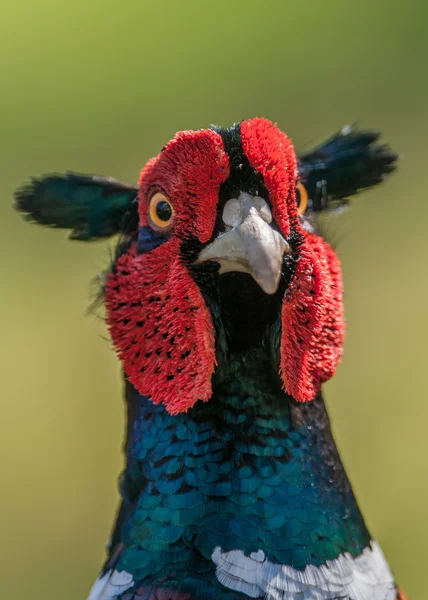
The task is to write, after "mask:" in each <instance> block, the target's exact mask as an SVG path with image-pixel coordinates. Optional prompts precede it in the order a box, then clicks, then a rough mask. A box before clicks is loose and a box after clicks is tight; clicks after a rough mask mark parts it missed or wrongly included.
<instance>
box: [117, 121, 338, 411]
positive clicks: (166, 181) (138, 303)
mask: <svg viewBox="0 0 428 600" xmlns="http://www.w3.org/2000/svg"><path fill="white" fill-rule="evenodd" d="M241 139H242V147H243V150H244V153H245V155H246V156H247V158H248V160H249V162H250V164H251V165H252V166H253V168H254V169H256V170H257V171H258V172H260V173H261V174H262V175H263V179H264V183H265V186H266V188H267V190H268V193H269V198H268V200H269V201H270V203H271V205H272V211H273V216H274V219H275V221H276V222H277V224H278V226H279V228H280V229H281V232H282V234H283V235H284V236H285V237H288V236H289V235H290V233H291V232H292V231H294V232H297V233H299V234H300V236H301V239H302V242H301V244H300V245H299V247H298V248H297V250H296V252H297V254H298V260H297V264H296V271H295V274H294V276H293V278H292V280H291V282H290V285H289V288H288V289H287V291H286V293H285V297H284V300H283V305H282V313H281V320H282V336H281V348H280V365H279V368H280V373H281V377H282V380H283V384H284V387H285V389H286V391H287V392H288V393H289V394H290V395H291V396H293V397H294V398H295V399H296V400H298V401H302V402H304V401H308V400H312V399H313V398H314V397H315V396H316V394H317V393H318V391H319V388H320V385H321V383H322V382H324V381H326V380H327V379H329V378H330V377H331V376H332V375H333V373H334V371H335V369H336V366H337V364H338V362H339V360H340V357H341V353H342V345H343V336H344V318H343V298H342V278H341V271H340V263H339V261H338V259H337V256H336V254H335V253H334V251H333V250H332V249H331V247H330V246H329V245H328V244H327V243H326V242H324V240H323V239H322V238H321V237H319V236H317V235H315V234H311V233H308V232H307V231H306V230H305V229H303V227H302V225H301V222H300V218H299V216H298V209H297V204H296V189H295V186H296V177H297V160H296V156H295V153H294V149H293V146H292V143H291V141H290V140H289V138H288V137H287V136H286V135H285V134H284V133H282V132H281V131H280V130H279V129H278V128H277V127H276V126H275V125H273V124H272V123H271V122H270V121H267V120H265V119H252V120H249V121H244V122H243V123H242V124H241ZM228 175H229V158H228V156H227V154H226V153H225V150H224V146H223V141H222V138H221V136H220V135H219V134H217V133H216V132H214V131H212V130H202V131H196V132H194V131H184V132H180V133H178V134H177V135H176V136H175V138H174V139H173V140H172V141H171V142H169V143H168V144H167V146H165V148H164V149H163V150H162V152H161V153H160V154H159V155H158V156H157V157H156V158H154V159H151V160H150V161H149V162H148V163H147V165H146V166H145V167H144V169H143V170H142V172H141V177H140V191H139V217H140V225H141V226H147V225H148V219H147V212H148V201H149V199H150V195H151V194H152V193H153V191H156V190H162V191H163V192H164V193H165V194H166V195H167V196H168V197H169V199H170V200H171V202H172V203H173V205H174V210H175V221H174V232H173V235H171V237H170V238H168V239H167V240H166V241H165V242H164V243H162V244H161V245H159V246H158V247H156V248H154V249H153V250H151V251H150V252H147V253H145V254H142V255H137V253H136V246H135V245H133V246H132V247H131V249H130V250H129V251H128V252H126V253H125V254H124V255H122V256H121V257H120V258H119V260H118V261H117V263H116V267H115V270H114V272H113V273H111V274H110V276H109V278H108V282H107V289H106V306H107V313H108V325H109V328H110V332H111V336H112V339H113V343H114V345H115V347H116V349H117V351H118V353H119V355H120V358H121V359H122V361H123V365H124V369H125V373H126V375H127V377H128V379H129V380H130V382H131V383H132V384H133V385H134V386H135V387H136V389H137V390H138V391H139V392H140V393H142V394H144V395H146V396H149V397H150V398H151V399H152V400H153V402H155V403H159V402H163V403H164V404H165V406H166V408H167V410H168V411H169V412H170V413H172V414H176V413H179V412H182V411H186V410H188V409H189V408H190V407H191V406H193V405H194V404H195V402H197V401H198V400H208V399H209V398H210V397H211V394H212V388H211V376H212V374H213V371H214V367H215V339H214V335H215V332H214V327H213V323H212V318H211V314H210V311H209V309H208V307H207V306H206V304H205V301H204V299H203V297H202V294H201V292H200V290H199V287H198V286H197V284H196V283H195V281H194V280H193V279H192V277H191V276H190V274H189V272H188V269H187V267H186V266H185V265H184V263H183V261H182V258H181V256H180V246H181V242H182V240H183V239H184V238H185V237H186V236H188V235H192V236H196V237H197V238H198V239H199V241H200V242H201V243H206V242H207V241H208V240H209V239H210V237H211V236H212V232H213V229H214V225H215V222H216V217H217V203H218V197H219V190H220V185H221V184H222V183H223V182H224V181H225V180H226V179H227V177H228Z"/></svg>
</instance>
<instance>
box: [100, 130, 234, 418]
mask: <svg viewBox="0 0 428 600" xmlns="http://www.w3.org/2000/svg"><path fill="white" fill-rule="evenodd" d="M228 164H229V163H228V157H227V155H226V154H225V152H224V149H223V143H222V140H221V138H220V136H219V135H218V134H216V133H215V132H214V131H211V130H206V131H198V132H182V133H180V134H178V135H177V136H176V137H175V138H174V139H173V140H172V141H171V142H170V143H169V144H168V145H167V146H166V147H165V149H164V150H163V151H162V152H161V153H160V154H159V156H157V157H156V158H155V159H152V160H151V161H149V163H148V164H147V165H146V167H145V168H144V169H143V170H142V173H141V178H140V194H139V214H140V225H141V226H145V225H148V216H147V215H148V201H149V196H150V192H151V191H152V189H159V188H160V189H162V190H163V191H164V192H165V193H166V195H167V196H168V198H169V199H170V200H171V202H172V203H173V204H174V210H175V221H174V233H173V235H171V237H170V238H169V239H167V240H166V241H165V242H164V243H162V244H161V245H159V246H158V247H157V248H155V249H153V250H151V251H150V252H148V253H146V254H142V255H138V254H137V252H136V244H135V243H134V244H133V246H132V247H131V249H130V250H129V251H128V252H127V253H125V254H124V255H122V256H121V257H120V258H119V259H118V261H117V263H116V268H115V272H114V273H112V274H111V275H110V277H109V279H108V282H107V290H106V305H107V311H108V323H109V327H110V332H111V336H112V339H113V343H114V345H115V346H116V348H117V349H118V352H119V355H120V358H121V359H122V361H123V365H124V369H125V373H126V375H127V377H128V379H129V381H130V382H131V383H132V384H133V385H134V386H135V387H136V389H137V390H138V391H139V392H140V393H141V394H144V395H146V396H149V397H150V398H151V399H152V401H153V402H154V403H156V404H157V403H159V402H163V403H164V404H165V406H166V408H167V410H168V411H169V412H170V413H172V414H176V413H179V412H182V411H186V410H188V409H189V408H190V407H191V406H193V405H194V404H195V402H197V401H198V400H208V399H209V398H210V397H211V392H212V389H211V376H212V374H213V371H214V366H215V349H214V342H215V340H214V328H213V324H212V319H211V314H210V312H209V310H208V308H207V306H206V304H205V302H204V300H203V297H202V294H201V292H200V290H199V288H198V286H197V284H196V283H195V282H194V280H193V279H192V277H191V276H190V274H189V272H188V269H187V268H186V266H185V265H184V264H183V261H182V259H181V256H180V245H181V241H182V239H183V237H184V236H185V235H186V234H188V235H190V234H191V235H194V236H197V238H198V239H199V241H201V242H206V241H207V240H208V239H209V238H210V236H211V234H212V231H213V228H214V223H215V219H216V208H217V202H218V194H219V189H220V185H221V183H222V182H223V181H224V180H225V179H226V178H227V176H228V172H229V171H228Z"/></svg>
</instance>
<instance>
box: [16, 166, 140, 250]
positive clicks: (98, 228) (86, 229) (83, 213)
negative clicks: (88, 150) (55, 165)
mask: <svg viewBox="0 0 428 600" xmlns="http://www.w3.org/2000/svg"><path fill="white" fill-rule="evenodd" d="M137 193H138V187H136V186H132V185H128V184H126V183H122V182H121V181H117V180H115V179H107V178H106V179H104V178H102V177H97V176H95V175H79V174H75V173H66V174H64V175H47V176H43V177H40V178H32V179H31V180H30V182H29V183H27V184H25V185H24V186H23V187H21V188H20V189H19V190H17V192H16V193H15V201H16V202H15V208H16V209H17V210H19V211H20V212H23V213H25V218H26V219H27V220H28V221H33V222H37V223H40V224H42V225H48V226H50V227H58V228H62V229H71V234H70V238H71V239H74V240H83V241H92V240H96V239H100V238H106V237H110V236H112V235H114V234H116V233H121V232H122V233H123V232H124V231H126V232H131V231H136V229H137V227H138V211H137V204H136V202H134V200H135V198H136V196H137Z"/></svg>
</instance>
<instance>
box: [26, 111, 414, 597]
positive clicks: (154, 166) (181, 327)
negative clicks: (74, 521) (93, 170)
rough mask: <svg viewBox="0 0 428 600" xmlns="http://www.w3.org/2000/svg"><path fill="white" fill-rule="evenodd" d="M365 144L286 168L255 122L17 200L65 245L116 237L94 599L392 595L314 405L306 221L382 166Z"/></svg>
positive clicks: (321, 269)
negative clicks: (120, 400) (120, 371)
mask: <svg viewBox="0 0 428 600" xmlns="http://www.w3.org/2000/svg"><path fill="white" fill-rule="evenodd" d="M377 137H378V136H377V134H374V133H370V132H354V131H353V130H351V129H349V128H344V129H343V130H342V131H340V132H339V133H338V134H336V135H335V136H333V138H331V139H330V140H328V141H327V142H326V143H325V144H323V145H321V146H320V147H318V148H316V149H315V150H313V151H311V152H308V153H307V154H305V155H304V156H302V157H301V158H300V160H299V161H296V157H295V155H294V151H293V147H292V145H291V142H290V140H288V138H287V137H286V136H285V134H283V133H282V132H280V131H279V130H278V129H277V128H276V127H275V126H273V125H272V124H271V123H270V122H268V121H266V120H263V119H253V120H249V121H244V122H242V123H241V124H237V125H234V126H233V127H232V128H230V129H222V128H219V127H213V128H211V129H209V130H201V131H198V132H181V133H179V134H177V136H176V137H175V138H174V140H172V141H171V142H170V143H169V144H167V146H165V147H164V149H163V150H162V152H161V153H160V154H159V156H158V157H156V158H155V159H153V160H151V161H149V163H148V164H147V165H146V167H145V168H144V169H143V171H142V173H141V177H140V182H139V186H138V187H136V186H132V185H127V184H122V183H121V182H117V181H115V180H112V179H102V178H99V177H94V176H82V175H73V174H68V175H65V176H61V175H54V176H48V177H46V178H41V179H36V180H33V181H32V183H30V184H28V185H26V186H25V187H24V188H22V189H21V190H19V191H18V192H17V195H16V203H17V208H18V209H19V210H20V211H22V212H24V213H25V214H26V217H27V218H28V219H29V220H32V221H36V222H39V223H42V224H46V225H49V226H52V227H63V228H68V229H71V230H72V234H71V237H72V238H73V239H79V240H85V241H89V240H93V239H99V238H102V237H108V236H110V235H114V234H116V233H119V234H120V236H121V237H120V243H119V245H118V247H117V251H116V254H115V256H114V260H113V264H112V266H111V269H110V270H109V272H108V274H107V276H106V285H105V288H104V290H103V292H104V294H105V300H106V308H107V322H108V325H109V328H110V332H111V336H112V339H113V343H114V345H115V348H116V349H117V350H118V353H119V355H120V358H121V360H122V361H123V364H124V371H125V389H126V402H127V410H128V425H127V439H126V445H125V454H126V466H125V469H124V471H123V473H122V475H121V478H120V484H119V487H120V494H121V499H122V500H121V505H120V508H119V511H118V514H117V518H116V523H115V526H114V528H113V532H112V537H111V542H110V544H109V552H108V557H107V561H106V563H105V565H104V568H103V570H102V572H101V574H100V577H99V578H98V580H97V581H96V582H95V584H94V587H93V589H92V591H91V593H90V596H89V600H202V599H203V600H219V599H221V600H244V599H245V598H257V599H259V600H261V599H262V598H263V599H265V600H398V599H401V600H404V596H403V595H402V594H400V592H398V591H397V588H396V586H395V583H394V579H393V577H392V574H391V572H390V570H389V567H388V564H387V562H386V560H385V558H384V556H383V554H382V551H381V550H380V548H379V546H378V545H377V544H376V542H374V541H373V540H372V538H371V535H370V533H369V532H368V530H367V527H366V525H365V523H364V520H363V517H362V515H361V512H360V510H359V507H358V505H357V502H356V500H355V497H354V494H353V491H352V489H351V486H350V483H349V480H348V478H347V476H346V473H345V471H344V468H343V465H342V463H341V460H340V457H339V455H338V452H337V449H336V446H335V444H334V440H333V437H332V434H331V429H330V423H329V419H328V415H327V412H326V409H325V405H324V401H323V398H322V394H321V391H320V386H321V383H322V382H324V381H325V380H326V379H328V378H329V377H330V376H331V375H332V374H333V372H334V369H335V367H336V365H337V362H338V360H339V358H340V354H341V349H342V347H341V345H342V340H343V312H342V287H341V275H340V265H339V262H338V260H337V257H336V256H335V253H334V251H333V250H332V249H331V247H330V246H329V245H328V244H327V243H326V242H325V241H324V240H322V238H321V237H320V236H318V235H317V234H316V213H317V212H319V211H321V210H325V209H329V208H330V209H335V208H340V207H342V206H343V205H345V204H347V202H348V198H347V197H348V196H350V195H353V194H355V193H357V192H358V191H359V190H361V189H363V188H367V187H371V186H373V185H375V184H376V183H379V182H380V181H381V180H382V179H383V178H384V176H385V175H386V174H388V173H390V172H392V171H393V170H394V168H395V160H396V156H395V154H393V153H392V152H391V151H390V150H389V148H388V147H386V146H380V145H377V144H376V143H375V142H376V140H377ZM296 187H297V189H298V191H299V193H298V194H297V193H296ZM305 194H307V196H308V197H307V199H306V200H305V199H304V196H305ZM306 203H307V207H306V208H307V212H306V214H305V215H304V214H303V212H304V210H305V206H306ZM201 400H205V402H203V401H201Z"/></svg>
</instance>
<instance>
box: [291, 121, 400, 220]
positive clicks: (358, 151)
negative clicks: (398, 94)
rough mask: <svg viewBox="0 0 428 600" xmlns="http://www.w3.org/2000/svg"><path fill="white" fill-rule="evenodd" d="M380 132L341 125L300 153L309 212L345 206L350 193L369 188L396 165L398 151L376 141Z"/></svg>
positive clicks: (300, 167)
mask: <svg viewBox="0 0 428 600" xmlns="http://www.w3.org/2000/svg"><path fill="white" fill-rule="evenodd" d="M379 135H380V134H379V133H377V132H374V131H358V130H354V129H352V127H350V126H346V127H344V128H343V129H342V130H341V131H339V132H338V133H336V134H335V135H333V136H332V137H331V138H329V139H328V140H327V141H326V142H324V143H323V144H321V145H320V146H318V147H316V148H315V149H314V150H311V151H310V152H307V153H306V154H303V155H301V156H299V177H300V180H301V182H302V183H303V184H304V186H305V188H306V190H307V192H308V197H309V201H308V213H311V212H319V211H322V210H335V209H338V208H342V207H344V206H346V205H347V204H348V202H349V199H348V198H349V196H353V195H354V194H357V193H358V192H359V191H360V190H362V189H364V188H370V187H372V186H374V185H376V184H378V183H380V182H381V181H383V179H384V178H385V176H386V175H388V174H389V173H392V172H393V171H394V170H395V168H396V164H395V163H396V161H397V158H398V156H397V154H395V153H394V152H392V151H391V149H390V148H389V146H387V145H386V144H376V141H377V140H378V138H379Z"/></svg>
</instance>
